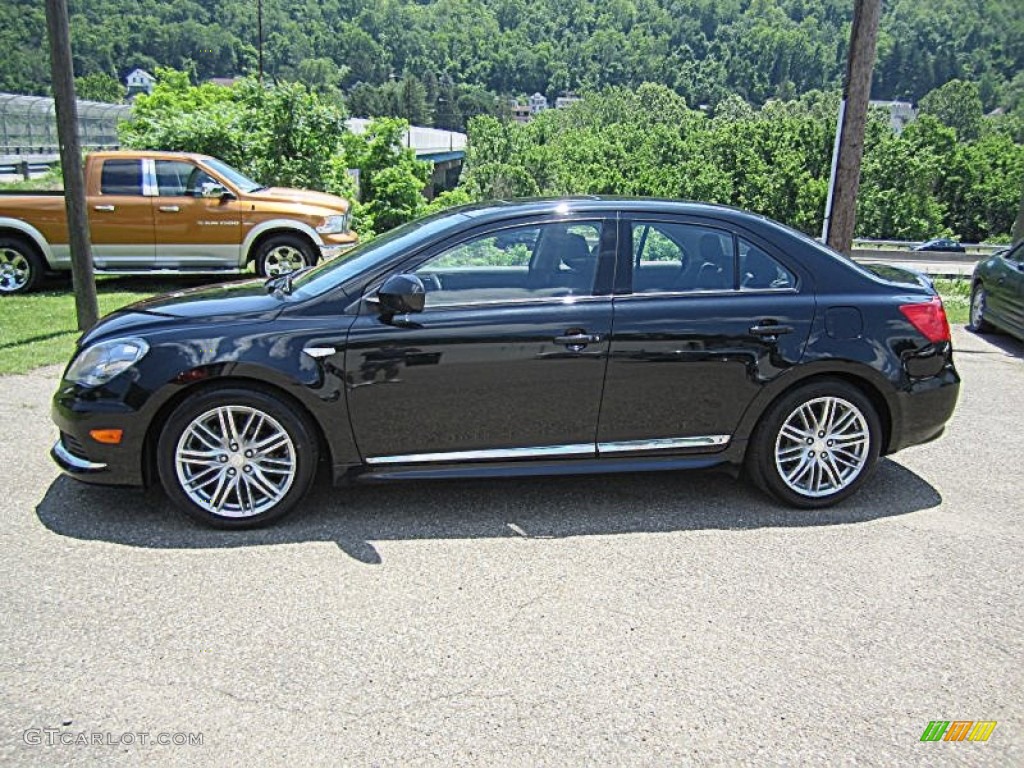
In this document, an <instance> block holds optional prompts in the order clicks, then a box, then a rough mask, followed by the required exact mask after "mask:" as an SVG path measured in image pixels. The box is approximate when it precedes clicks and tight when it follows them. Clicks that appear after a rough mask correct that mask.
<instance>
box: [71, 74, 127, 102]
mask: <svg viewBox="0 0 1024 768" xmlns="http://www.w3.org/2000/svg"><path fill="white" fill-rule="evenodd" d="M75 93H76V95H77V96H78V98H80V99H86V100H87V101H104V102H106V103H108V104H120V103H121V102H122V101H124V96H125V88H124V86H123V85H121V83H119V82H118V80H117V78H116V77H114V76H113V75H108V74H105V73H103V72H93V73H92V74H91V75H83V76H82V77H76V78H75Z"/></svg>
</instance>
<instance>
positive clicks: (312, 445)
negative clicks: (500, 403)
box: [157, 387, 318, 528]
mask: <svg viewBox="0 0 1024 768" xmlns="http://www.w3.org/2000/svg"><path fill="white" fill-rule="evenodd" d="M317 453H318V451H317V442H316V437H315V431H314V428H313V427H312V426H311V425H310V423H309V421H308V419H307V418H305V417H304V416H303V415H302V414H300V413H299V412H298V411H297V410H296V409H295V408H293V407H292V406H291V405H289V404H287V403H285V402H284V401H283V400H281V399H279V398H278V397H277V396H275V395H273V394H270V393H268V392H263V391H260V390H248V389H241V388H234V387H232V388H224V389H216V390H211V391H208V392H205V393H203V394H200V395H199V396H197V397H195V398H189V399H187V400H185V401H184V402H183V403H182V404H181V405H180V406H179V407H178V409H177V410H175V411H174V413H173V414H172V415H171V417H170V419H168V421H167V424H166V425H165V427H164V429H163V432H162V433H161V435H160V439H159V442H158V444H157V467H158V469H159V473H160V480H161V483H162V484H163V486H164V488H165V490H166V491H167V494H168V496H170V498H171V500H172V501H174V503H175V504H176V505H177V506H178V507H179V508H180V509H181V510H182V511H184V512H185V513H186V514H187V515H189V516H190V517H192V518H193V519H195V520H197V521H199V522H201V523H205V524H207V525H212V526H215V527H218V528H253V527H257V526H260V525H265V524H266V523H269V522H271V521H274V520H277V519H279V518H281V517H283V516H284V515H285V514H287V513H288V512H289V511H290V510H291V509H292V508H293V507H294V506H295V505H296V504H297V503H298V502H299V500H301V499H302V497H303V496H304V495H305V494H306V491H307V490H308V489H309V486H310V484H311V483H312V480H313V476H314V474H315V469H316V464H317Z"/></svg>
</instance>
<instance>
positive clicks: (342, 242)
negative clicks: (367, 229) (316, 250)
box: [320, 232, 359, 261]
mask: <svg viewBox="0 0 1024 768" xmlns="http://www.w3.org/2000/svg"><path fill="white" fill-rule="evenodd" d="M322 238H323V242H322V243H321V244H320V256H321V257H322V258H323V260H324V261H327V260H328V259H333V258H336V257H338V256H340V255H341V254H343V253H345V251H347V250H349V249H351V248H354V247H355V245H356V243H358V242H359V240H358V238H357V237H356V235H355V233H354V232H345V233H342V234H337V235H323V236H322Z"/></svg>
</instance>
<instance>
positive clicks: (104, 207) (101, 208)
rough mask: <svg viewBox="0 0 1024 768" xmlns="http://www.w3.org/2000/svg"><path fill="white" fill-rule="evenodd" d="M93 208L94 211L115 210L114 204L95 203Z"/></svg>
mask: <svg viewBox="0 0 1024 768" xmlns="http://www.w3.org/2000/svg"><path fill="white" fill-rule="evenodd" d="M93 210H94V211H106V212H108V213H109V212H110V211H112V210H114V206H112V205H94V206H93Z"/></svg>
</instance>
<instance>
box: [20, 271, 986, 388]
mask: <svg viewBox="0 0 1024 768" xmlns="http://www.w3.org/2000/svg"><path fill="white" fill-rule="evenodd" d="M194 284H195V281H194V280H184V279H183V280H177V281H174V282H167V281H155V280H148V279H145V278H117V277H105V278H104V277H101V278H99V279H98V280H97V294H98V297H99V305H100V314H101V315H105V314H107V313H108V312H113V311H114V310H115V309H118V308H120V307H123V306H125V305H126V304H131V303H132V302H134V301H139V300H140V299H145V298H148V297H149V296H153V295H155V294H158V293H167V292H169V291H174V290H179V289H181V288H183V287H187V286H189V285H194ZM935 287H936V288H937V289H938V291H939V294H940V295H941V296H942V301H943V303H944V304H945V306H946V316H947V317H948V318H949V322H950V323H953V324H964V323H966V322H967V320H968V315H969V310H970V303H971V284H970V281H969V280H964V279H961V280H936V281H935ZM77 337H78V329H77V323H76V321H75V297H74V295H73V294H72V293H71V291H70V290H67V289H65V290H47V291H42V292H39V293H32V294H28V295H26V296H5V297H3V298H0V374H5V373H24V372H25V371H29V370H32V369H33V368H38V367H40V366H43V365H53V364H55V363H65V362H67V360H68V358H69V357H70V356H71V352H72V351H73V350H74V347H75V339H76V338H77Z"/></svg>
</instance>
